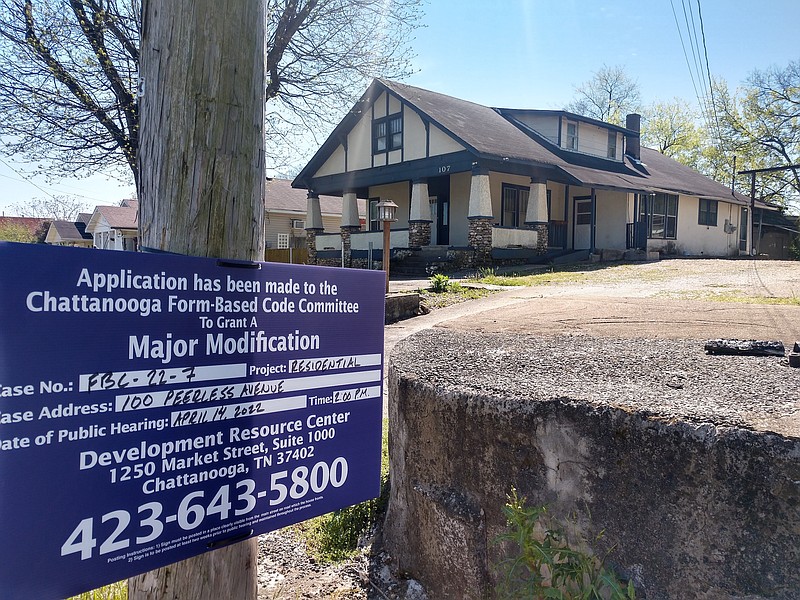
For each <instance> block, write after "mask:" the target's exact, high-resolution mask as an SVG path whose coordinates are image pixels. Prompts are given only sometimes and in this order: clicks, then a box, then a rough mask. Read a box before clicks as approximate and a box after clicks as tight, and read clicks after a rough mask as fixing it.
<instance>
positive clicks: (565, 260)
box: [550, 250, 589, 265]
mask: <svg viewBox="0 0 800 600" xmlns="http://www.w3.org/2000/svg"><path fill="white" fill-rule="evenodd" d="M584 260H589V251H588V250H569V251H567V252H566V253H564V254H560V255H559V256H554V257H552V258H551V259H550V262H551V263H553V264H554V265H566V264H570V263H577V262H582V261H584Z"/></svg>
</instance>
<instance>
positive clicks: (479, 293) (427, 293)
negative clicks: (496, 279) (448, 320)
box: [419, 282, 494, 310]
mask: <svg viewBox="0 0 800 600" xmlns="http://www.w3.org/2000/svg"><path fill="white" fill-rule="evenodd" d="M492 293H494V292H493V290H487V289H484V288H472V287H467V286H463V285H461V284H460V283H458V282H450V284H449V285H448V286H447V291H444V292H433V291H431V290H420V291H419V299H420V302H422V304H424V305H425V307H426V308H427V309H428V310H435V309H437V308H444V307H445V306H451V305H453V304H459V303H461V302H466V301H467V300H475V299H477V298H484V297H486V296H488V295H489V294H492Z"/></svg>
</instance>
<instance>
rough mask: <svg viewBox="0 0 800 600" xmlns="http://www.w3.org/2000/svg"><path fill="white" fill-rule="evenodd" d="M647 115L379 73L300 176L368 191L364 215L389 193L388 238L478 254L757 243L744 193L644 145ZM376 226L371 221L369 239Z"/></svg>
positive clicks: (718, 252)
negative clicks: (444, 89) (432, 86)
mask: <svg viewBox="0 0 800 600" xmlns="http://www.w3.org/2000/svg"><path fill="white" fill-rule="evenodd" d="M639 121H640V118H639V115H629V117H628V120H627V123H626V125H627V126H626V127H619V126H616V125H612V124H609V123H604V122H601V121H597V120H594V119H591V118H587V117H583V116H579V115H575V114H572V113H568V112H565V111H553V110H516V109H499V108H489V107H486V106H481V105H479V104H475V103H472V102H467V101H465V100H459V99H457V98H453V97H450V96H445V95H443V94H438V93H436V92H431V91H428V90H424V89H420V88H417V87H412V86H409V85H405V84H400V83H396V82H392V81H386V80H380V79H376V80H374V81H373V83H372V84H371V85H370V87H369V89H368V90H367V91H366V92H365V94H364V95H363V96H362V98H361V99H360V100H359V101H358V102H357V103H356V105H355V106H354V108H353V109H352V110H351V111H350V112H349V113H348V115H347V116H346V117H345V118H344V120H343V121H342V122H341V123H340V124H339V125H338V126H337V127H336V129H335V130H334V131H333V133H332V134H331V135H330V137H329V138H328V139H327V140H326V141H325V142H324V144H323V145H322V147H321V148H320V149H319V150H318V151H317V153H316V154H315V155H314V157H313V158H312V159H311V161H310V162H309V163H308V165H307V166H306V167H305V168H304V169H303V170H302V171H301V172H300V174H299V175H298V176H297V178H296V179H295V180H294V182H293V185H294V186H295V187H298V188H305V189H307V190H309V197H310V198H311V199H312V200H313V198H314V197H315V195H318V194H325V195H332V196H339V197H342V199H343V200H342V204H343V206H345V207H347V205H348V204H349V203H352V202H353V199H354V198H355V197H357V198H363V199H366V200H367V201H368V203H369V207H370V215H374V214H375V210H374V209H375V206H376V205H377V203H378V202H379V201H380V200H381V199H389V200H392V201H394V202H395V203H396V204H397V205H398V206H399V208H398V211H397V216H398V221H397V222H396V223H394V224H393V226H392V236H391V243H392V247H393V248H402V247H407V248H411V249H416V248H423V247H425V246H436V245H438V246H444V247H446V248H447V249H449V254H457V253H458V252H459V251H461V252H463V253H464V255H465V256H466V259H465V262H467V263H470V264H487V263H490V262H493V261H512V260H518V261H523V260H528V259H531V258H532V257H535V256H540V257H541V256H542V255H547V254H550V255H555V254H557V253H559V252H561V253H564V252H567V251H579V250H580V251H585V253H586V254H587V255H588V253H600V252H601V251H606V250H613V251H625V250H627V249H641V250H649V251H659V252H661V253H669V254H678V255H691V256H735V255H739V254H740V253H741V254H745V253H749V252H750V251H751V249H752V248H753V243H752V239H751V238H752V236H751V235H749V232H750V231H751V230H750V229H749V228H748V227H747V223H748V222H752V219H749V218H748V216H749V212H750V200H749V198H746V197H744V196H742V195H739V194H733V193H732V192H731V190H730V189H728V188H727V187H726V186H724V185H722V184H719V183H717V182H715V181H712V180H711V179H709V178H707V177H705V176H703V175H701V174H700V173H698V172H696V171H694V170H692V169H691V168H689V167H687V166H684V165H682V164H680V163H678V162H676V161H674V160H672V159H670V158H668V157H666V156H664V155H662V154H660V153H658V152H656V151H655V150H651V149H649V148H643V147H641V146H640V139H639ZM756 205H757V206H758V207H761V208H764V209H765V210H766V209H768V207H767V206H766V205H764V204H763V203H757V204H756ZM310 206H312V207H313V205H312V204H311V203H310ZM309 218H315V217H314V216H313V215H311V216H310V217H309ZM380 227H381V224H380V223H379V222H378V221H377V220H376V219H374V218H371V219H369V220H368V229H369V230H370V231H374V232H375V233H374V234H367V235H370V236H371V238H370V239H371V243H373V244H374V247H375V248H380V247H382V243H381V237H380V235H379V234H378V232H377V230H378V229H380ZM353 240H354V241H353V247H355V246H356V241H355V240H356V235H355V234H354V235H353ZM317 242H318V243H317V248H318V249H319V250H322V246H321V245H320V238H319V237H318V240H317ZM323 243H324V242H323ZM361 245H363V244H361ZM610 254H611V253H610Z"/></svg>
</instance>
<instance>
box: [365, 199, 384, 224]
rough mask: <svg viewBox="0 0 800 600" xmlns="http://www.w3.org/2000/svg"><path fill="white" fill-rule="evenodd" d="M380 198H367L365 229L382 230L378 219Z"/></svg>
mask: <svg viewBox="0 0 800 600" xmlns="http://www.w3.org/2000/svg"><path fill="white" fill-rule="evenodd" d="M380 201H381V199H380V198H370V199H369V223H368V225H369V229H367V231H382V230H383V227H382V223H381V222H380V220H379V219H378V202H380Z"/></svg>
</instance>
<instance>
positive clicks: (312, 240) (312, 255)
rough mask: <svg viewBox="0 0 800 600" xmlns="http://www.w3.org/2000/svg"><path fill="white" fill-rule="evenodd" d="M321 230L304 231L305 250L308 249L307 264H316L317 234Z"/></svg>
mask: <svg viewBox="0 0 800 600" xmlns="http://www.w3.org/2000/svg"><path fill="white" fill-rule="evenodd" d="M322 231H323V230H322V229H306V248H308V264H309V265H315V264H317V234H318V233H322Z"/></svg>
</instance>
